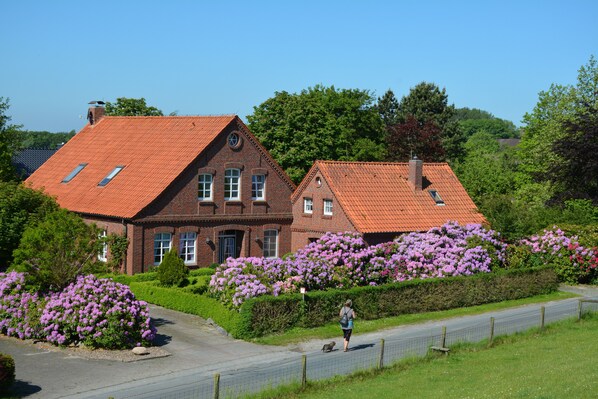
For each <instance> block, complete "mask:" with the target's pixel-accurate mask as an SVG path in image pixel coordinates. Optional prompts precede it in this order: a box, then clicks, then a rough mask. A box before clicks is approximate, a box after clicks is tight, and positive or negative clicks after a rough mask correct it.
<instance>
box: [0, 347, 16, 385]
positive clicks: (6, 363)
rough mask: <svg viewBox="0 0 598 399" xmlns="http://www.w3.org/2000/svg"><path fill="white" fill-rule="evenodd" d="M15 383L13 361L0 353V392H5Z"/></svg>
mask: <svg viewBox="0 0 598 399" xmlns="http://www.w3.org/2000/svg"><path fill="white" fill-rule="evenodd" d="M14 382H15V361H14V360H13V358H12V357H11V356H9V355H5V354H3V353H0V392H6V390H7V389H8V388H10V386H11V385H12V384H13V383H14Z"/></svg>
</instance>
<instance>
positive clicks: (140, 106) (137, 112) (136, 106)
mask: <svg viewBox="0 0 598 399" xmlns="http://www.w3.org/2000/svg"><path fill="white" fill-rule="evenodd" d="M106 115H107V116H162V115H163V113H162V111H161V110H159V109H158V108H156V107H152V106H148V105H147V104H146V103H145V98H143V97H142V98H127V97H119V98H117V99H116V103H114V104H113V103H111V102H110V101H107V102H106Z"/></svg>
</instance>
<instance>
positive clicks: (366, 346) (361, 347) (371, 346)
mask: <svg viewBox="0 0 598 399" xmlns="http://www.w3.org/2000/svg"><path fill="white" fill-rule="evenodd" d="M374 345H375V344H361V345H355V346H352V347H350V348H349V351H358V350H360V349H366V348H373V347H374Z"/></svg>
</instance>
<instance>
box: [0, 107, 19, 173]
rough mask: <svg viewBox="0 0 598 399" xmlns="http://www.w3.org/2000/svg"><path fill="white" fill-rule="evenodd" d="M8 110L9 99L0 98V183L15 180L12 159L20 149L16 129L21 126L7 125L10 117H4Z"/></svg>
mask: <svg viewBox="0 0 598 399" xmlns="http://www.w3.org/2000/svg"><path fill="white" fill-rule="evenodd" d="M9 108H10V105H9V99H8V98H7V99H4V97H0V182H5V181H14V180H16V179H17V175H16V170H15V168H14V166H13V164H12V158H13V156H14V155H15V152H16V151H18V150H19V149H20V148H21V141H20V139H19V134H18V129H20V128H21V126H18V125H10V124H9V122H10V120H11V117H10V116H8V115H6V111H8V109H9Z"/></svg>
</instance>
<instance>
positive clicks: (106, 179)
mask: <svg viewBox="0 0 598 399" xmlns="http://www.w3.org/2000/svg"><path fill="white" fill-rule="evenodd" d="M124 168H125V167H124V166H117V167H116V168H114V169H113V170H112V172H110V173H109V174H108V176H106V177H104V178H103V179H102V181H101V182H99V183H98V186H100V187H104V186H105V185H106V184H108V183H110V181H112V179H113V178H114V176H116V175H117V174H118V173H119V172H120V171H121V170H123V169H124Z"/></svg>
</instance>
